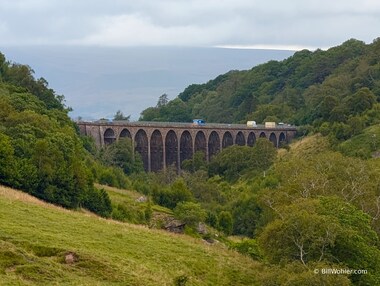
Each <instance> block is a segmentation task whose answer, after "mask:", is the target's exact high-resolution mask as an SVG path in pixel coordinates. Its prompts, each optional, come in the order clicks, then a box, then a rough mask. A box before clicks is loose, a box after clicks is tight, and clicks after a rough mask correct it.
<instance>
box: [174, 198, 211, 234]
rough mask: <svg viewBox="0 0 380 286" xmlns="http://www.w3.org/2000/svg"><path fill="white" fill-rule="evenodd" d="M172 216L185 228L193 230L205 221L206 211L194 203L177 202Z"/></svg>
mask: <svg viewBox="0 0 380 286" xmlns="http://www.w3.org/2000/svg"><path fill="white" fill-rule="evenodd" d="M174 216H175V217H176V218H177V219H179V220H181V221H182V222H184V223H185V224H186V225H187V226H189V227H192V228H195V227H196V226H197V225H198V224H199V223H201V222H204V221H205V219H206V211H205V210H204V209H202V207H201V206H200V204H197V203H194V202H179V203H178V204H177V206H176V207H175V209H174Z"/></svg>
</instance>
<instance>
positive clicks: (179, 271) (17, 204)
mask: <svg viewBox="0 0 380 286" xmlns="http://www.w3.org/2000/svg"><path fill="white" fill-rule="evenodd" d="M69 252H73V253H74V262H73V263H66V262H65V256H66V254H67V253H69ZM261 270H262V267H261V266H260V264H259V263H257V262H254V261H253V260H250V259H249V258H247V257H244V256H241V255H239V254H237V253H235V252H232V251H229V250H227V249H225V247H223V246H221V245H218V244H216V245H207V244H205V243H204V242H203V241H200V240H195V239H192V238H189V237H186V236H182V235H174V234H169V233H166V232H162V231H158V230H151V229H148V228H145V227H142V226H136V225H130V224H123V223H118V222H115V221H111V220H105V219H101V218H99V217H97V216H94V215H92V214H88V213H80V212H74V211H69V210H66V209H62V208H59V207H56V206H53V205H50V204H46V203H44V202H42V201H40V200H38V199H36V198H34V197H31V196H29V195H27V194H25V193H22V192H19V191H15V190H13V189H9V188H5V187H0V281H1V285H54V284H59V285H108V284H110V285H111V284H112V285H175V282H176V281H177V282H180V281H181V280H182V281H183V280H186V279H187V283H186V285H256V284H257V283H256V277H257V273H259V272H260V271H261ZM179 285H181V284H179ZM182 285H184V284H182Z"/></svg>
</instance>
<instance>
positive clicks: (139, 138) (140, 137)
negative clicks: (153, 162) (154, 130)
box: [135, 129, 149, 171]
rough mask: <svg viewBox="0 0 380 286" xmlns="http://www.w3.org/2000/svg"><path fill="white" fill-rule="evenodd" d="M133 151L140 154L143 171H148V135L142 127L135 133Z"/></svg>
mask: <svg viewBox="0 0 380 286" xmlns="http://www.w3.org/2000/svg"><path fill="white" fill-rule="evenodd" d="M135 151H136V152H138V153H139V154H140V155H141V159H142V161H143V164H144V169H145V171H149V154H148V151H149V148H148V136H147V135H146V132H145V131H144V130H143V129H140V130H139V131H137V133H136V136H135Z"/></svg>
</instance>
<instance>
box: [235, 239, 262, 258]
mask: <svg viewBox="0 0 380 286" xmlns="http://www.w3.org/2000/svg"><path fill="white" fill-rule="evenodd" d="M231 247H232V248H233V249H236V250H237V251H239V252H240V253H242V254H245V255H248V256H250V257H252V258H253V259H255V260H260V259H262V254H261V253H260V249H259V245H258V243H257V241H256V240H255V239H244V240H243V241H240V242H234V243H232V244H231Z"/></svg>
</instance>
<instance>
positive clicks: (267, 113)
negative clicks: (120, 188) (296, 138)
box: [140, 39, 380, 140]
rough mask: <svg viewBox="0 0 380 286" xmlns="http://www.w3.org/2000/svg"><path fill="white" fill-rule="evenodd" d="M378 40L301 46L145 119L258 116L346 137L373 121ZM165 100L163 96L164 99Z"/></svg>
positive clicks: (378, 85)
mask: <svg viewBox="0 0 380 286" xmlns="http://www.w3.org/2000/svg"><path fill="white" fill-rule="evenodd" d="M379 59H380V40H378V39H376V40H374V42H373V43H372V44H368V45H366V44H365V43H363V42H361V41H358V40H353V39H352V40H349V41H347V42H345V43H343V44H342V45H340V46H337V47H334V48H330V49H328V50H327V51H323V50H316V51H314V52H311V51H308V50H302V51H299V52H296V53H295V54H294V55H293V56H291V57H289V58H288V59H286V60H283V61H269V62H268V63H265V64H262V65H259V66H256V67H254V68H252V69H251V70H247V71H231V72H229V73H226V74H223V75H220V76H218V77H216V78H215V79H213V80H210V81H209V82H207V83H205V84H192V85H190V86H189V87H187V88H186V89H185V90H184V91H183V92H182V93H180V94H179V96H178V97H177V98H176V99H174V100H172V101H168V102H165V101H164V104H162V102H163V101H162V100H159V102H158V104H157V106H156V107H150V108H148V109H146V110H144V111H143V112H142V113H141V118H140V119H141V120H144V121H191V119H192V118H203V119H205V120H206V121H208V122H221V123H238V122H245V121H247V120H255V121H257V122H258V123H262V122H265V121H276V122H288V123H293V124H295V125H298V126H301V125H302V126H307V128H306V129H304V131H311V130H319V129H322V130H324V132H330V130H331V132H330V133H331V134H332V135H334V136H335V135H336V138H337V139H338V140H345V139H347V138H350V137H351V136H353V135H356V134H358V133H360V131H361V130H363V129H364V128H365V127H367V126H369V125H371V124H372V123H373V117H377V115H375V114H376V113H378V110H379V106H378V105H377V103H378V102H379V99H380V71H379V70H380V61H379ZM160 99H161V98H160Z"/></svg>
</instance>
